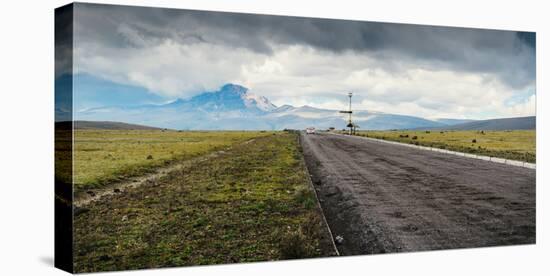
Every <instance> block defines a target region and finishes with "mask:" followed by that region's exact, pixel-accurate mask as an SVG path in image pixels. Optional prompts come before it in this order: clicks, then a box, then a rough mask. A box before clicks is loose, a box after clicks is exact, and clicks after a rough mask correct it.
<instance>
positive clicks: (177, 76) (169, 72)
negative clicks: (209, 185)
mask: <svg viewBox="0 0 550 276" xmlns="http://www.w3.org/2000/svg"><path fill="white" fill-rule="evenodd" d="M119 32H121V34H122V35H123V37H125V39H127V40H129V41H131V42H132V43H134V44H139V45H140V46H142V47H135V48H127V47H126V48H122V47H119V48H117V47H114V46H111V47H105V46H104V45H96V44H90V43H87V42H82V41H78V40H77V41H76V45H75V46H76V47H75V49H76V50H75V69H76V71H77V72H88V73H91V74H94V75H98V76H100V77H103V78H106V79H110V80H113V81H116V82H121V83H126V84H133V85H138V86H142V87H145V88H147V89H149V90H150V91H152V92H154V93H157V94H159V95H162V96H164V97H167V98H176V97H182V98H185V97H190V96H192V95H195V94H197V93H199V92H202V91H205V90H208V91H213V90H216V89H218V88H219V87H220V86H222V85H223V84H225V83H229V82H232V83H237V84H241V85H244V86H246V87H248V88H250V89H251V90H252V91H254V92H255V93H257V94H260V95H262V96H266V97H267V98H269V99H270V100H272V101H273V102H274V103H275V104H277V105H282V104H292V105H311V106H316V107H320V108H331V109H341V108H346V106H347V97H346V95H347V92H353V93H354V95H355V97H354V107H355V108H360V109H369V110H377V111H381V112H387V113H398V114H406V115H413V116H422V117H429V118H442V117H444V118H475V119H482V118H492V117H508V116H510V117H512V116H524V115H534V114H535V109H534V102H535V96H534V95H533V96H532V97H531V98H529V99H528V101H526V102H520V103H518V104H517V105H515V106H506V105H505V102H506V99H508V98H510V97H512V96H513V95H515V94H518V93H522V91H515V90H513V89H512V88H510V87H509V86H507V85H506V84H504V83H502V81H501V80H500V78H498V77H496V76H494V75H491V74H489V73H486V74H480V73H475V72H471V73H470V72H464V71H451V70H450V69H438V68H435V67H430V66H429V65H426V64H423V65H419V64H417V63H415V62H414V60H410V59H407V60H403V61H400V60H399V59H398V58H396V59H388V58H387V57H386V58H384V59H378V58H377V56H375V55H374V54H368V53H366V52H362V53H361V54H358V53H357V52H354V51H344V52H339V53H336V52H332V51H326V50H319V49H316V48H312V47H309V46H304V45H291V46H277V45H273V49H274V51H273V54H271V55H269V54H261V53H257V52H254V51H252V50H249V49H246V48H233V47H230V46H224V45H219V44H208V43H205V42H198V43H193V44H181V43H177V42H175V41H174V40H171V39H164V40H163V41H162V42H160V43H155V44H152V45H149V46H144V45H148V43H147V41H145V40H144V38H143V37H141V36H139V34H136V33H134V32H132V30H131V29H128V28H126V27H121V28H120V29H119Z"/></svg>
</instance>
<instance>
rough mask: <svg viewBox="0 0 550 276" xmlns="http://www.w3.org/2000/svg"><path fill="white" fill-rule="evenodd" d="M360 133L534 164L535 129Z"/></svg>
mask: <svg viewBox="0 0 550 276" xmlns="http://www.w3.org/2000/svg"><path fill="white" fill-rule="evenodd" d="M358 135H360V136H367V137H371V138H377V139H384V140H391V141H397V142H402V143H409V144H416V145H421V146H428V147H435V148H442V149H448V150H453V151H459V152H466V153H472V154H479V155H486V156H494V157H500V158H507V159H513V160H520V161H525V162H531V163H535V161H536V132H535V130H513V131H483V132H481V131H475V130H469V131H401V130H395V131H360V132H358Z"/></svg>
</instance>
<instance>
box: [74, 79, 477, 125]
mask: <svg viewBox="0 0 550 276" xmlns="http://www.w3.org/2000/svg"><path fill="white" fill-rule="evenodd" d="M352 118H353V121H354V123H356V124H357V125H359V127H360V129H372V130H388V129H435V128H438V129H444V128H449V127H451V126H455V125H460V124H468V123H473V122H474V121H473V120H462V119H436V120H430V119H425V118H420V117H414V116H406V115H397V114H388V113H382V112H376V111H367V110H354V112H353V117H352ZM75 119H76V120H87V121H118V122H125V123H130V124H141V125H149V126H154V127H160V128H170V129H181V130H281V129H285V128H289V129H304V128H306V127H316V128H318V129H326V128H329V127H335V128H337V129H342V128H344V127H345V126H346V124H347V116H346V114H342V113H339V111H338V110H331V109H321V108H315V107H311V106H307V105H306V106H299V107H295V106H291V105H283V106H275V105H274V104H273V103H271V102H270V101H269V100H268V99H267V98H265V97H263V96H259V95H256V94H254V93H252V92H250V91H249V90H248V89H247V88H245V87H243V86H240V85H236V84H226V85H224V86H223V87H221V88H220V89H219V90H218V91H213V92H205V93H202V94H199V95H197V96H194V97H191V98H188V99H177V100H175V101H172V102H169V103H165V104H141V105H132V106H124V105H112V106H103V107H97V108H90V109H84V110H81V111H77V112H76V114H75Z"/></svg>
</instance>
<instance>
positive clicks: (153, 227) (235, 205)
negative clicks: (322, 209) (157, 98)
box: [74, 132, 331, 272]
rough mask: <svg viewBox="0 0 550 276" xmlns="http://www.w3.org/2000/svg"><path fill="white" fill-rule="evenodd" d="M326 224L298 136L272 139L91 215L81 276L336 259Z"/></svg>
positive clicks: (238, 148) (82, 239)
mask: <svg viewBox="0 0 550 276" xmlns="http://www.w3.org/2000/svg"><path fill="white" fill-rule="evenodd" d="M174 135H177V134H174ZM239 137H240V136H239ZM178 139H179V138H178ZM229 139H235V138H229ZM238 139H242V138H238ZM176 140H177V139H176ZM122 141H123V140H122ZM159 148H162V147H160V146H159ZM152 152H153V154H157V155H158V153H156V152H155V151H152ZM143 154H148V152H144V153H143ZM320 218H321V216H320V213H319V210H318V209H317V205H316V201H315V195H314V193H313V191H312V189H311V188H310V185H309V183H308V182H307V175H306V170H305V166H304V163H303V159H302V154H301V152H300V147H299V143H298V140H297V135H296V134H294V133H283V132H278V133H268V134H265V135H263V136H262V137H260V138H257V139H255V140H253V141H251V142H249V143H240V144H236V145H235V146H234V147H232V148H231V149H230V150H228V151H226V152H225V153H223V154H220V155H217V156H215V157H212V158H209V159H206V160H202V161H198V162H197V163H195V164H193V165H191V166H190V167H186V168H184V169H182V170H178V171H173V172H171V173H169V174H168V175H166V176H165V177H162V178H160V179H158V180H157V181H154V182H152V183H149V184H147V185H142V186H139V187H136V188H134V189H130V190H128V191H125V192H123V193H119V194H116V195H111V196H109V197H107V198H105V199H102V200H100V201H96V202H92V203H90V204H89V205H87V206H85V207H83V209H82V210H79V212H78V215H76V216H75V219H74V229H75V250H76V251H75V265H76V271H78V272H91V271H104V270H122V269H139V268H153V267H165V266H185V265H202V264H220V263H236V262H250V261H266V260H278V259H291V258H305V257H317V256H327V255H330V254H331V252H330V247H328V248H329V249H326V248H327V247H323V244H325V245H326V244H327V241H330V240H329V239H330V237H327V236H328V235H327V234H326V232H323V231H324V230H323V228H322V224H321V219H320Z"/></svg>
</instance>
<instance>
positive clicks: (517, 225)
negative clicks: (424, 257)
mask: <svg viewBox="0 0 550 276" xmlns="http://www.w3.org/2000/svg"><path fill="white" fill-rule="evenodd" d="M301 141H302V146H303V149H304V156H305V158H306V163H307V166H308V169H309V171H310V173H311V174H312V180H313V183H314V186H315V188H316V190H317V193H318V196H319V199H320V201H321V205H322V207H323V210H324V212H325V216H326V218H327V221H328V223H329V225H330V227H331V229H332V232H333V235H334V236H337V235H340V236H342V237H343V238H344V241H343V242H342V243H341V244H340V245H339V246H338V249H339V250H340V253H341V254H342V255H356V254H371V253H384V252H406V251H419V250H435V249H450V248H465V247H480V246H496V245H513V244H531V243H535V236H536V235H535V170H532V169H526V168H521V167H514V166H509V165H504V164H497V163H492V162H487V161H483V160H477V159H470V158H463V157H458V156H454V155H448V154H443V153H437V152H431V151H423V150H417V149H413V148H408V147H402V146H397V145H390V144H384V143H379V142H373V141H367V140H365V139H361V138H358V137H346V136H342V135H332V134H316V135H306V134H302V136H301Z"/></svg>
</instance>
